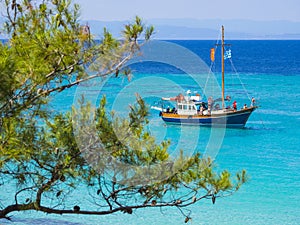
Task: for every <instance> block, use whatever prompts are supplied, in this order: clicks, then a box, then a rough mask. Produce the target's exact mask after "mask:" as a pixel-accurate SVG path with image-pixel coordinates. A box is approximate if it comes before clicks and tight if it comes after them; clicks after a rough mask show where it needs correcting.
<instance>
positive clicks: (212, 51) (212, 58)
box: [210, 48, 215, 62]
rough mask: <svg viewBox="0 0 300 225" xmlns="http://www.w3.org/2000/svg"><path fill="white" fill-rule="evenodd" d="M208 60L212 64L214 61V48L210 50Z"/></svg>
mask: <svg viewBox="0 0 300 225" xmlns="http://www.w3.org/2000/svg"><path fill="white" fill-rule="evenodd" d="M210 59H211V61H212V62H214V61H215V49H214V48H211V49H210Z"/></svg>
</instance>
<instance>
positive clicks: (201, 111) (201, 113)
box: [199, 104, 204, 116]
mask: <svg viewBox="0 0 300 225" xmlns="http://www.w3.org/2000/svg"><path fill="white" fill-rule="evenodd" d="M203 110H204V107H203V104H201V106H200V111H199V114H200V115H201V116H202V115H203Z"/></svg>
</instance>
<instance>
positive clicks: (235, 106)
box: [232, 101, 237, 111]
mask: <svg viewBox="0 0 300 225" xmlns="http://www.w3.org/2000/svg"><path fill="white" fill-rule="evenodd" d="M232 108H233V110H234V111H236V110H237V103H236V101H234V102H233V104H232Z"/></svg>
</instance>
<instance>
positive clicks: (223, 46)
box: [221, 26, 225, 109]
mask: <svg viewBox="0 0 300 225" xmlns="http://www.w3.org/2000/svg"><path fill="white" fill-rule="evenodd" d="M224 52H225V43H224V26H222V54H221V57H222V108H223V109H224V108H225V90H224V89H225V78H224V73H225V72H224V60H225V59H224Z"/></svg>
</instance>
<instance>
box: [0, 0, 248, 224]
mask: <svg viewBox="0 0 300 225" xmlns="http://www.w3.org/2000/svg"><path fill="white" fill-rule="evenodd" d="M1 3H2V5H3V6H4V9H5V14H6V22H5V26H4V27H3V29H4V30H5V31H6V33H7V35H9V40H8V42H3V43H1V44H0V53H1V58H0V76H1V83H0V112H1V121H0V122H1V124H0V142H1V144H0V176H1V179H0V186H5V185H14V186H15V187H16V189H15V193H14V195H13V197H12V199H11V201H3V200H2V199H1V198H0V201H1V202H0V203H1V204H0V206H1V209H0V218H9V215H10V214H11V213H12V212H14V211H26V210H36V211H42V212H46V213H56V214H96V215H105V214H111V213H115V212H123V213H129V214H131V213H132V212H133V210H135V209H138V208H147V207H171V206H174V207H177V208H178V209H180V210H181V209H182V208H184V207H187V206H189V205H191V204H194V203H196V202H198V201H199V200H201V199H203V198H210V199H212V202H213V203H215V200H216V198H217V197H219V196H224V195H225V194H226V193H227V194H231V193H233V192H235V191H237V190H238V189H239V187H240V186H241V185H242V184H243V183H244V182H245V181H246V175H245V172H244V171H243V172H241V173H238V174H237V176H236V177H235V178H232V177H231V175H230V173H229V172H228V171H223V172H221V173H220V174H217V173H216V172H214V169H213V164H212V162H211V160H209V159H203V158H201V157H200V155H199V154H195V155H193V156H189V157H187V156H185V155H184V154H183V152H181V154H180V156H179V157H178V158H176V159H174V158H172V157H171V156H170V155H169V153H168V148H169V145H170V143H169V142H168V141H163V142H161V143H159V144H158V143H156V141H155V138H154V137H153V136H151V134H150V133H149V132H147V131H146V130H145V129H144V128H145V126H146V125H147V124H148V120H147V116H148V109H147V106H146V105H145V103H144V101H143V100H142V98H141V97H139V96H137V104H136V105H133V106H131V107H130V109H131V110H130V113H129V115H128V118H127V119H122V118H117V117H116V116H114V114H113V113H112V112H106V107H105V104H106V100H105V98H103V99H102V101H101V104H100V106H99V108H98V109H97V110H96V114H95V117H93V118H92V120H91V119H90V112H91V110H92V109H91V106H90V104H89V103H87V102H85V101H84V100H82V102H80V107H79V108H78V109H75V108H74V109H73V110H72V112H67V113H53V112H48V111H47V104H48V103H49V101H50V98H49V96H50V95H51V94H55V93H58V92H62V91H64V90H65V89H66V88H70V87H72V86H74V85H78V84H80V83H82V82H84V81H87V80H91V79H94V78H96V77H103V76H108V75H110V74H115V75H117V76H118V74H119V71H120V70H121V69H122V66H123V65H124V64H125V63H126V62H127V61H128V60H129V59H130V58H131V57H132V56H133V55H134V54H135V53H136V52H138V50H139V48H140V45H141V44H143V42H140V41H139V40H140V39H143V40H144V41H148V40H149V38H150V37H151V34H152V33H153V27H151V26H150V27H146V26H145V25H144V24H143V23H142V21H141V19H140V18H139V17H136V18H135V20H134V22H133V23H131V24H128V25H125V28H124V31H123V36H124V38H123V40H122V41H119V40H116V39H115V38H113V36H112V35H111V34H110V33H109V32H108V30H106V29H104V31H103V38H102V40H101V42H100V43H97V42H95V41H94V39H93V36H92V34H91V32H90V30H89V27H88V26H82V25H80V23H79V22H78V19H79V6H78V5H76V4H72V2H71V1H69V0H52V1H50V0H43V1H36V2H35V3H32V1H30V0H22V1H17V0H4V1H2V2H1ZM126 74H128V72H126ZM80 127H84V128H85V129H78V128H80ZM78 137H79V138H78ZM82 185H84V187H85V189H84V190H85V191H86V192H87V194H86V196H89V197H90V198H91V201H93V203H94V204H93V206H90V205H89V206H85V205H75V206H72V205H70V203H68V202H69V201H68V199H69V198H71V196H72V195H71V193H72V192H74V191H76V190H78V189H79V188H82ZM81 190H82V189H81ZM179 190H184V191H179ZM183 193H184V194H183ZM11 202H13V203H12V204H11ZM181 212H182V213H183V214H184V215H185V216H186V222H187V221H188V220H189V219H190V217H189V215H188V214H186V213H184V212H183V211H182V210H181Z"/></svg>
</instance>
